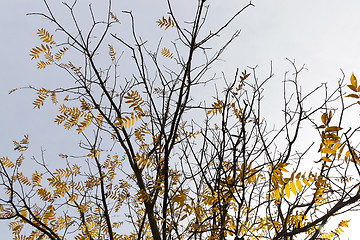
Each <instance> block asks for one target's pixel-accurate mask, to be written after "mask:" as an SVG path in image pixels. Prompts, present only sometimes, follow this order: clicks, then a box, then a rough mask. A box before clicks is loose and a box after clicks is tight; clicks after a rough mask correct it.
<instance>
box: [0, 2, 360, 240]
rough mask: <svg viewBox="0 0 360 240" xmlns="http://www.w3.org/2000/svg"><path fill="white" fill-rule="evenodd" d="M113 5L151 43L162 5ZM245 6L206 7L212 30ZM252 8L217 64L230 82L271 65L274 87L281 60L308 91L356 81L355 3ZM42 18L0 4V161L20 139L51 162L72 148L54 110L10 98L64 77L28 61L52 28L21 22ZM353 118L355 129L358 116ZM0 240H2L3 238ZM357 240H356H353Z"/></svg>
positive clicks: (180, 8) (29, 97) (33, 7)
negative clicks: (239, 71) (238, 72)
mask: <svg viewBox="0 0 360 240" xmlns="http://www.w3.org/2000/svg"><path fill="white" fill-rule="evenodd" d="M115 1H116V2H118V3H117V4H116V8H115V9H114V10H113V11H114V12H115V13H116V14H118V15H121V10H133V12H134V16H135V17H136V18H137V22H138V26H139V28H138V29H139V31H138V34H139V35H143V36H144V38H145V39H147V38H152V37H154V39H155V40H157V39H158V38H159V37H160V36H154V31H153V29H154V28H156V23H155V21H156V19H158V18H160V17H161V16H162V15H166V6H165V5H164V4H163V2H165V1H161V0H154V1H149V0H132V1H130V0H123V1H120V0H115ZM194 1H195V0H182V1H178V2H177V3H175V10H176V14H178V15H179V16H180V17H184V18H186V16H189V15H190V14H191V12H192V11H194V9H189V8H190V7H191V6H193V4H192V2H194ZM49 2H50V3H53V2H59V1H51V0H49ZM94 2H97V3H99V2H103V1H100V0H94ZM174 2H176V1H175V0H174ZM180 2H181V3H180ZM245 2H246V1H240V0H222V1H215V0H210V1H209V3H210V4H211V5H210V9H209V12H210V13H209V22H210V23H211V24H214V25H216V24H217V23H221V22H223V21H225V20H226V19H227V17H226V16H229V15H230V13H233V12H234V11H236V10H237V9H239V8H240V7H242V6H243V4H244V3H245ZM253 3H254V4H255V7H254V8H249V9H248V10H247V11H245V13H244V14H243V15H242V16H240V18H239V19H238V20H237V21H236V23H235V24H234V25H232V27H231V29H229V30H231V31H232V30H236V29H241V30H242V32H241V35H240V37H239V38H238V39H237V40H236V42H234V45H233V46H232V48H231V51H228V52H226V53H225V54H224V55H223V57H222V59H224V60H226V61H225V62H223V63H219V65H218V67H219V69H220V68H221V71H225V72H227V73H229V74H232V73H233V72H234V69H235V68H236V67H240V68H242V67H246V66H256V65H257V66H258V69H259V71H260V74H263V75H264V76H265V74H266V73H268V70H269V67H270V62H271V61H272V63H273V71H274V73H275V77H274V81H279V82H280V81H281V80H282V79H283V74H284V72H285V71H287V70H290V69H291V66H290V64H289V62H288V61H287V60H286V58H289V59H296V62H297V63H298V64H299V65H302V64H305V65H306V66H307V69H308V70H307V72H306V73H305V74H304V75H303V77H302V81H303V83H304V85H305V86H308V87H313V86H315V85H318V84H320V83H322V82H329V83H330V84H334V86H335V85H336V83H337V80H338V79H339V78H340V77H341V76H342V74H341V71H340V68H341V69H343V71H344V73H345V74H346V76H347V78H349V76H350V75H351V73H352V72H354V73H355V74H357V73H359V74H360V66H359V63H360V33H359V31H360V15H359V10H360V1H358V0H347V1H340V0H337V1H336V0H316V1H314V0H302V1H299V0H262V1H260V0H258V1H253ZM96 10H97V9H96V8H94V11H95V12H96ZM39 11H44V6H43V3H42V1H40V0H11V1H9V0H7V1H6V0H1V1H0V29H1V34H2V37H1V40H0V41H1V44H0V53H1V55H0V62H1V65H0V68H1V71H0V79H1V84H2V87H1V88H0V109H1V113H2V114H1V116H2V117H1V124H0V133H1V135H0V144H1V147H0V150H1V152H0V156H15V155H14V154H13V151H12V149H13V147H12V140H17V139H20V138H21V137H22V136H23V135H24V134H29V135H30V140H31V151H32V152H33V154H34V155H36V154H37V155H39V154H40V148H41V147H43V148H44V149H46V150H47V152H48V153H49V155H50V156H57V154H58V153H60V152H62V151H68V150H67V149H69V148H70V149H71V146H74V145H76V143H77V139H76V136H75V135H74V137H73V138H63V137H61V136H62V134H63V133H64V131H63V130H62V129H61V127H58V126H56V125H55V123H53V116H54V114H55V113H56V108H54V107H52V106H46V108H45V109H44V110H43V111H41V110H40V111H39V110H33V108H32V104H31V103H32V101H33V99H34V97H35V95H34V94H33V93H32V92H31V91H23V92H16V93H14V94H12V95H8V92H9V90H11V89H12V88H15V87H22V86H28V85H34V86H44V85H45V86H52V83H54V82H58V81H62V80H63V79H64V78H66V77H68V76H67V75H66V74H65V73H61V72H60V71H58V70H55V69H54V68H52V69H48V70H38V69H36V63H35V62H33V61H31V60H30V57H29V50H30V49H31V48H32V47H34V46H36V45H38V43H39V41H38V39H37V37H36V31H37V29H39V28H43V27H45V28H47V27H48V26H49V22H47V21H45V20H44V19H43V18H39V17H29V16H26V13H29V12H39ZM55 11H56V10H55ZM59 11H63V10H61V9H59ZM78 13H79V16H86V17H87V16H88V12H87V9H86V8H84V9H83V10H81V9H80V10H79V12H78ZM187 20H189V19H187ZM49 28H50V29H51V27H49ZM158 33H159V32H156V34H158ZM359 76H360V75H359ZM49 105H50V104H49ZM49 112H50V114H49ZM353 118H354V121H357V122H360V121H359V116H358V115H355V116H353ZM67 134H68V135H69V133H67ZM359 224H360V221H359V220H356V219H354V220H353V221H352V222H351V223H350V230H349V231H348V234H349V235H347V236H351V232H353V233H354V232H355V233H356V232H357V231H358V230H357V226H358V225H359ZM7 229H8V227H7V223H5V222H0V231H1V232H2V233H3V232H8V230H7ZM344 236H345V234H344ZM1 238H2V239H6V238H4V235H2V236H1ZM8 238H9V239H10V235H9V237H8ZM355 238H357V236H356V235H353V236H352V237H350V239H355ZM344 239H346V238H344Z"/></svg>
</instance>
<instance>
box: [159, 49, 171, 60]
mask: <svg viewBox="0 0 360 240" xmlns="http://www.w3.org/2000/svg"><path fill="white" fill-rule="evenodd" d="M161 55H163V56H164V57H167V58H173V57H174V56H173V54H172V53H171V52H170V50H169V49H167V48H163V49H162V50H161Z"/></svg>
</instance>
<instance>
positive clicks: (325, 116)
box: [321, 113, 327, 124]
mask: <svg viewBox="0 0 360 240" xmlns="http://www.w3.org/2000/svg"><path fill="white" fill-rule="evenodd" d="M326 120H327V115H326V113H323V115H321V121H322V122H323V123H324V124H326Z"/></svg>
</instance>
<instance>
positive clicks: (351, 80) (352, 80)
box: [350, 74, 357, 88]
mask: <svg viewBox="0 0 360 240" xmlns="http://www.w3.org/2000/svg"><path fill="white" fill-rule="evenodd" d="M350 82H351V85H353V86H354V87H355V88H356V87H357V80H356V77H355V75H354V74H351V77H350Z"/></svg>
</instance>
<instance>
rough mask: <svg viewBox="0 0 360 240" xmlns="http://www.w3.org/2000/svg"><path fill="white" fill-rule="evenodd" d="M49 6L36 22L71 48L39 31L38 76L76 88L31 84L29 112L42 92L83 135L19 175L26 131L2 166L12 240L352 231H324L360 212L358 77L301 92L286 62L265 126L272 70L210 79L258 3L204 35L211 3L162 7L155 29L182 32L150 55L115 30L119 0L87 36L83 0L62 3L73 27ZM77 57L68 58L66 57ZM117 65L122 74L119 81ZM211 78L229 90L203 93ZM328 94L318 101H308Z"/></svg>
mask: <svg viewBox="0 0 360 240" xmlns="http://www.w3.org/2000/svg"><path fill="white" fill-rule="evenodd" d="M44 4H45V6H46V9H47V13H32V14H31V15H40V16H42V17H44V18H46V19H48V20H50V22H51V23H52V24H54V25H55V27H56V28H57V29H58V30H59V31H58V32H57V35H59V36H58V38H61V37H64V36H65V41H63V42H61V43H57V42H58V40H57V37H54V36H53V34H51V33H49V31H47V30H46V29H43V28H42V29H39V30H38V32H37V35H38V37H39V39H40V41H41V43H40V45H39V46H37V47H34V48H33V49H32V50H31V51H30V56H31V58H32V59H34V60H37V61H38V64H37V66H38V68H39V69H43V68H49V67H50V66H51V65H52V66H57V67H60V68H62V69H64V70H65V71H67V72H68V73H69V75H70V76H71V77H72V79H74V82H73V83H72V84H71V86H65V85H63V84H64V83H59V87H58V88H55V89H46V88H31V89H33V90H35V91H36V93H37V98H36V99H35V101H34V102H33V104H34V108H41V107H42V106H43V104H44V102H45V101H46V100H47V99H48V98H50V99H51V101H52V102H53V103H54V104H59V105H60V106H59V114H58V115H57V116H56V117H55V122H56V123H58V124H59V125H62V126H64V127H65V129H67V130H69V131H73V130H75V131H77V132H78V133H79V134H81V136H82V137H83V141H82V142H81V143H80V145H79V147H80V149H79V152H80V153H79V156H68V155H66V154H60V157H61V158H62V159H63V160H62V161H63V164H64V167H63V168H58V169H52V168H51V166H49V164H48V163H47V161H46V160H45V159H41V160H37V159H35V161H36V162H37V164H38V168H37V169H36V170H35V171H34V172H33V173H29V172H27V171H24V169H23V168H22V162H23V160H24V159H25V151H26V150H27V148H28V146H29V137H28V136H25V137H24V139H22V140H20V141H14V145H15V150H16V151H19V152H20V155H19V157H18V158H17V159H15V160H13V159H9V158H8V157H2V158H1V171H0V174H1V186H2V190H4V194H3V195H1V196H2V197H1V199H0V201H1V205H0V212H1V215H0V217H1V218H2V219H10V221H11V222H10V227H11V229H12V231H13V233H14V239H65V238H66V239H111V240H112V239H156V240H158V239H238V240H240V239H334V238H337V237H338V236H339V235H340V233H341V232H342V231H343V230H342V228H344V227H347V224H348V220H342V221H340V222H339V223H338V227H337V228H335V229H331V230H327V231H324V228H323V227H324V226H325V224H326V223H327V222H329V220H330V219H331V217H333V216H335V215H338V214H341V213H343V212H347V211H351V210H356V209H358V203H357V202H358V200H359V199H360V192H359V191H360V190H359V188H358V187H359V183H358V182H357V181H356V180H354V179H356V178H357V177H358V176H359V175H360V171H359V166H358V164H359V163H360V162H359V161H360V160H359V157H358V155H359V152H358V150H356V148H355V147H354V146H356V142H354V141H355V140H354V136H355V134H356V133H357V131H358V129H359V127H358V126H357V127H356V128H355V129H348V130H347V131H345V130H343V127H346V126H343V125H344V124H343V119H344V118H345V117H346V116H348V115H347V114H348V113H349V111H352V109H353V108H355V107H357V103H353V104H350V105H346V104H345V101H344V98H345V97H350V98H351V99H357V98H359V97H360V94H359V92H360V87H359V86H358V83H357V80H356V77H355V76H354V75H352V76H351V78H350V84H349V85H348V86H347V87H346V86H345V84H344V81H345V75H344V76H343V77H342V78H341V79H340V80H339V82H338V86H336V89H335V90H334V91H330V90H328V87H327V85H322V86H319V87H317V88H315V89H314V90H313V91H311V92H309V93H303V92H302V91H301V86H300V84H299V83H298V78H299V77H300V75H301V72H302V71H303V70H304V68H303V67H298V66H297V65H296V64H295V62H294V61H290V64H291V66H292V69H293V74H292V75H291V76H289V75H288V74H286V75H285V78H284V83H283V84H284V88H283V89H284V90H283V91H284V92H283V99H284V101H283V103H284V105H283V107H282V111H283V113H282V116H283V120H282V122H279V123H277V125H280V124H281V126H280V127H277V128H270V127H268V123H267V121H266V120H267V117H266V116H264V115H263V112H262V106H263V104H264V102H263V101H264V100H263V97H264V91H263V90H264V89H265V88H266V84H267V83H268V81H269V80H270V79H271V78H272V76H273V74H272V70H271V71H270V74H269V76H268V77H267V78H265V79H264V80H259V79H258V77H257V75H256V68H246V69H245V70H243V69H241V70H240V69H236V70H235V71H234V72H235V73H234V76H233V77H232V78H231V80H228V78H227V77H226V75H225V74H223V75H221V77H217V75H215V76H213V75H210V73H211V67H212V66H213V65H215V64H216V63H217V60H218V59H219V57H220V56H221V54H222V53H223V51H224V50H225V49H226V47H227V46H228V45H229V44H231V42H232V41H233V40H234V39H236V37H237V36H238V34H239V31H236V32H235V33H234V34H233V35H231V36H230V38H229V39H228V40H227V41H226V42H225V43H224V44H223V46H221V47H220V48H218V49H212V48H210V47H211V46H214V45H215V43H214V42H216V40H217V38H218V37H219V36H220V34H222V33H223V31H224V30H225V29H227V28H228V27H229V26H230V24H232V23H233V22H234V21H235V20H236V18H237V17H238V16H239V15H240V14H241V13H243V11H245V10H246V9H247V8H250V7H252V6H253V4H252V3H251V2H249V3H247V4H245V5H244V7H243V8H241V9H239V11H238V12H237V13H236V14H235V15H233V16H229V18H228V19H229V20H227V21H224V22H223V25H222V26H221V27H219V28H218V29H212V31H211V32H210V33H208V34H206V32H204V28H205V27H206V21H205V20H206V18H207V13H208V3H207V2H206V1H205V0H200V1H198V2H197V9H196V13H195V16H194V18H193V19H192V20H191V21H187V22H186V21H180V20H179V18H178V17H177V16H176V14H175V13H174V9H173V8H172V4H171V2H170V1H169V0H168V1H167V5H168V11H169V12H168V15H166V16H164V17H160V19H159V20H158V21H157V24H158V26H159V27H160V28H163V29H164V30H166V31H164V35H166V34H169V31H172V32H173V33H176V37H175V38H174V41H173V44H172V46H171V43H170V41H169V42H166V43H165V44H164V46H165V47H163V43H162V42H159V44H158V46H157V48H155V50H150V49H149V48H148V43H147V41H144V40H142V39H141V37H139V36H138V35H137V32H136V29H135V26H136V22H135V20H136V18H135V17H134V15H133V14H132V12H123V13H124V14H123V15H122V16H124V18H125V17H128V18H129V19H130V24H129V26H130V31H129V32H125V33H121V34H120V33H114V32H112V31H111V28H110V27H112V26H116V25H117V24H120V20H119V18H118V17H117V15H116V14H115V13H114V12H113V11H112V8H111V1H109V2H108V12H107V14H106V18H105V19H103V20H98V19H97V18H96V14H94V12H93V10H92V8H91V5H90V7H89V12H90V14H91V21H92V22H91V27H90V28H89V29H83V28H81V27H80V24H79V22H78V20H77V18H76V8H77V7H78V4H79V3H77V1H74V2H73V3H72V4H67V3H65V7H66V8H67V9H68V11H69V15H70V17H71V18H72V21H73V24H74V28H68V27H65V24H62V23H61V19H58V18H57V17H55V14H54V12H53V10H52V8H51V7H50V5H49V4H48V2H47V1H46V0H44ZM99 29H100V30H99ZM129 36H130V37H131V39H129ZM96 37H97V38H96ZM111 43H113V44H111ZM170 46H171V47H170ZM105 49H106V50H105ZM119 51H120V52H123V54H122V55H121V56H119V54H118V52H119ZM104 52H105V53H106V55H108V60H106V59H105V58H104ZM69 55H70V57H71V61H67V60H64V59H65V58H66V56H68V57H69ZM79 56H81V57H82V62H83V63H82V64H81V63H80V62H81V61H80V60H78V59H80V58H79ZM122 58H126V61H127V64H128V65H126V70H127V71H126V72H125V73H122V74H121V75H119V69H120V67H121V63H122ZM129 62H130V63H131V64H130V63H129ZM104 64H105V67H103V66H104ZM106 64H108V65H106ZM127 74H128V75H127ZM215 81H216V83H217V84H219V82H220V83H222V84H223V90H222V91H220V92H216V94H214V95H213V99H210V96H209V98H207V97H206V98H205V101H204V99H200V100H199V99H197V98H196V95H195V94H194V93H195V92H196V91H203V89H206V92H210V91H212V90H213V88H214V84H213V83H214V82H215ZM345 88H349V89H350V91H352V93H351V94H345V93H344V89H345ZM321 89H323V90H324V92H325V94H324V99H323V101H322V102H321V103H320V104H319V105H317V106H315V105H314V103H313V102H311V104H310V105H309V106H308V105H306V103H307V101H308V99H311V98H312V97H314V96H315V95H316V96H318V95H317V94H319V93H318V92H319V91H320V90H321ZM59 96H61V99H62V100H58V97H59ZM317 98H318V97H317ZM59 99H60V98H59ZM209 101H211V102H210V103H209ZM336 102H338V103H339V104H338V105H336V104H335V103H336ZM358 103H360V102H358ZM310 129H311V130H313V131H315V132H316V133H317V134H318V138H317V139H314V140H311V141H308V139H305V140H306V141H305V143H306V144H307V148H306V149H305V150H297V149H296V148H297V146H298V145H297V144H298V142H299V141H300V142H304V139H303V138H301V134H302V131H305V130H306V131H308V130H310ZM314 141H317V143H318V144H319V145H320V147H319V149H318V152H314V151H312V149H313V144H312V143H313V142H314ZM84 151H85V152H86V154H85V156H83V155H82V153H83V152H84ZM75 158H76V161H75ZM79 159H80V160H79ZM310 163H311V165H312V168H311V169H309V168H308V167H307V166H308V165H309V164H310ZM25 225H30V226H31V227H32V230H31V232H26V231H25V230H23V228H24V226H25ZM129 229H130V230H129Z"/></svg>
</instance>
